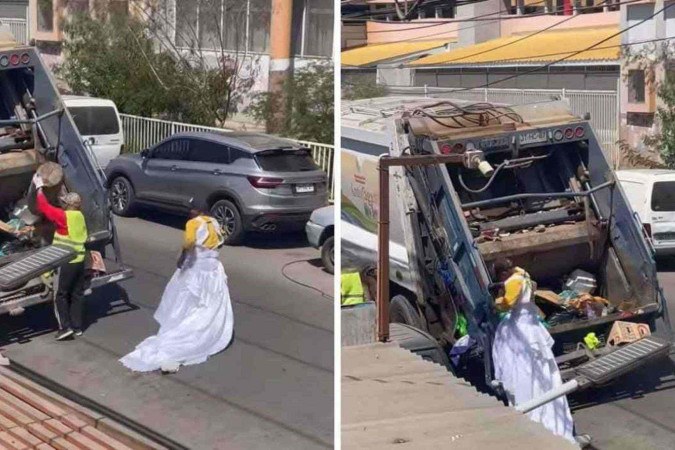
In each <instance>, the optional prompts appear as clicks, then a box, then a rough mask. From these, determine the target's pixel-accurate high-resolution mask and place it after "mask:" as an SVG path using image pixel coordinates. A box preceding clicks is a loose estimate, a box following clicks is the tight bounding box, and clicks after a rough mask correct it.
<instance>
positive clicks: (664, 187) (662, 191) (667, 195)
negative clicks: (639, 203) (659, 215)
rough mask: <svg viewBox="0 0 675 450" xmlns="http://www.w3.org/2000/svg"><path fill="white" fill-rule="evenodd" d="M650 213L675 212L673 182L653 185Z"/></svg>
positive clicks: (661, 182) (674, 183)
mask: <svg viewBox="0 0 675 450" xmlns="http://www.w3.org/2000/svg"><path fill="white" fill-rule="evenodd" d="M652 211H675V181H659V182H658V183H654V190H653V191H652Z"/></svg>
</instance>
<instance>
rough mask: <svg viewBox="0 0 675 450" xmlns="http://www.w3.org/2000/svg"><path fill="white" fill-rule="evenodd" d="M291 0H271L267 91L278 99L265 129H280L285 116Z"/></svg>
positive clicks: (289, 52) (271, 131) (273, 131)
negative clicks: (285, 85)
mask: <svg viewBox="0 0 675 450" xmlns="http://www.w3.org/2000/svg"><path fill="white" fill-rule="evenodd" d="M292 20H293V0H272V20H271V30H270V68H269V92H270V94H272V96H273V98H276V99H277V100H278V103H277V104H275V105H274V108H273V110H274V111H273V112H272V114H271V117H268V118H267V131H268V132H269V133H275V132H278V131H280V130H281V128H282V127H283V124H284V119H285V117H286V101H287V99H286V98H285V96H284V84H285V82H286V80H287V79H288V77H290V76H291V27H292Z"/></svg>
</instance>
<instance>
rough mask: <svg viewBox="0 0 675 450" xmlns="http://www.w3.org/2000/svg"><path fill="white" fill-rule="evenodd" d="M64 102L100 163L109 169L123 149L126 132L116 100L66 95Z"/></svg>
mask: <svg viewBox="0 0 675 450" xmlns="http://www.w3.org/2000/svg"><path fill="white" fill-rule="evenodd" d="M63 102H64V103H65V105H66V108H68V111H69V112H70V115H71V116H73V120H74V121H75V125H76V126H77V128H78V130H79V132H80V135H81V136H82V140H84V141H86V142H87V143H88V144H89V145H90V146H91V150H92V151H93V153H94V155H95V156H96V159H97V160H98V164H99V165H100V166H101V168H103V169H105V167H106V166H107V165H108V163H109V162H110V161H111V160H113V159H114V158H116V157H118V156H119V155H120V153H121V152H122V146H123V144H124V134H123V131H122V123H121V121H120V116H119V113H118V111H117V106H116V105H115V103H114V102H113V101H112V100H107V99H103V98H93V97H82V96H75V95H64V96H63Z"/></svg>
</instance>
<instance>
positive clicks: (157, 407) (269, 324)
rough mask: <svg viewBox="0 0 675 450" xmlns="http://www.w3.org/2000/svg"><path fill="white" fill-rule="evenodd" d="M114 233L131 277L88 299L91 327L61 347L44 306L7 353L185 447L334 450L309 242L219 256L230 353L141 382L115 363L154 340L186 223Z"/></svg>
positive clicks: (12, 327) (325, 336) (10, 335)
mask: <svg viewBox="0 0 675 450" xmlns="http://www.w3.org/2000/svg"><path fill="white" fill-rule="evenodd" d="M117 224H118V225H117V226H118V231H119V235H120V240H121V246H122V250H123V256H124V259H125V262H126V263H127V264H128V265H130V266H131V267H132V268H133V269H134V272H135V277H134V278H133V279H131V280H128V281H126V282H124V283H122V284H121V285H119V286H110V287H104V288H101V289H100V290H99V291H97V292H95V293H94V294H93V295H92V296H90V297H89V299H88V304H87V319H88V328H87V329H86V331H85V334H84V336H83V337H81V338H77V339H75V340H74V341H69V342H56V341H54V334H53V331H54V329H55V321H54V319H53V314H52V313H51V309H50V306H48V305H41V306H37V307H34V308H32V309H29V310H28V311H27V312H26V313H25V314H24V315H23V316H20V317H7V316H5V317H3V318H1V319H0V322H1V325H0V328H1V329H2V334H1V335H0V336H1V338H2V339H1V340H0V344H2V345H3V346H4V348H5V351H4V353H5V355H6V356H8V357H9V358H10V359H11V360H13V361H17V362H19V363H21V364H23V365H25V366H27V367H29V368H31V369H33V370H35V371H36V372H38V373H40V374H41V375H44V376H46V377H48V378H50V379H52V380H54V381H56V382H58V383H60V384H63V385H65V386H66V387H68V388H71V389H74V390H76V391H77V392H79V393H80V394H83V395H85V396H87V397H89V398H92V399H93V400H95V401H97V402H99V403H101V404H103V405H105V406H107V407H109V408H112V409H113V410H115V411H118V412H121V413H123V414H124V415H126V416H127V417H129V418H131V419H133V420H136V421H138V422H140V423H142V424H144V425H146V426H149V427H150V428H152V429H153V430H155V431H157V432H159V433H162V434H164V435H166V436H167V437H170V438H172V439H174V440H176V441H178V442H180V443H182V444H183V445H186V446H188V447H190V448H195V449H222V448H228V449H243V448H245V449H257V448H259V449H269V448H273V447H276V448H294V449H305V448H322V447H332V443H333V379H334V378H333V305H332V298H330V297H329V296H332V292H333V277H332V276H330V275H329V274H327V273H325V272H324V271H323V269H321V268H320V267H319V261H318V260H317V258H318V256H319V255H318V251H316V250H314V249H312V248H308V247H307V243H306V241H305V238H304V234H302V233H296V234H290V235H262V236H255V237H253V238H252V239H251V240H249V241H248V242H247V244H246V245H244V246H241V247H226V248H224V249H223V250H222V251H221V261H222V262H223V264H224V266H225V271H226V273H227V275H228V278H229V287H230V294H231V297H232V300H233V308H234V315H235V338H234V341H233V343H232V344H231V345H230V346H229V347H228V348H227V349H226V350H225V351H223V352H221V353H219V354H217V355H215V356H213V357H212V358H210V359H209V360H208V361H207V362H206V363H204V364H201V365H198V366H190V367H184V368H182V369H181V370H180V372H179V373H177V374H174V375H161V374H158V373H151V374H134V373H131V372H130V371H128V370H127V369H126V368H124V367H123V366H122V365H121V364H120V363H118V361H117V360H118V359H119V358H120V357H121V356H123V355H124V354H126V353H128V352H129V351H131V350H132V349H133V348H134V347H135V345H136V344H138V343H139V342H140V341H142V340H143V339H144V338H145V337H147V336H149V335H151V334H154V333H155V332H156V330H157V325H156V323H155V322H154V321H153V319H152V314H153V312H154V310H155V309H156V307H157V305H158V304H159V300H160V297H161V294H162V291H163V288H164V286H165V284H166V283H167V281H168V279H169V277H170V276H171V275H172V273H173V271H174V268H175V260H176V257H177V255H178V252H179V248H180V243H181V238H182V234H181V233H182V231H181V227H182V225H183V224H184V219H179V218H174V217H170V216H163V215H152V216H148V215H147V214H146V215H145V216H144V220H142V219H138V218H134V219H118V221H117ZM282 271H283V273H282ZM284 274H285V275H286V276H288V277H290V278H292V279H294V280H296V281H298V282H300V283H304V284H308V285H310V286H312V287H313V288H314V289H317V290H313V289H310V288H308V287H304V286H301V285H299V284H297V283H294V282H292V281H290V280H289V279H288V278H286V276H284ZM320 291H321V292H324V293H325V294H326V295H324V294H322V293H321V292H320Z"/></svg>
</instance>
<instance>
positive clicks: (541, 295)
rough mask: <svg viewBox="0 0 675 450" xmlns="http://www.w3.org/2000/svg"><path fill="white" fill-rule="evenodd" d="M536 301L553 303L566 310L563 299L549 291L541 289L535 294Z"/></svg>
mask: <svg viewBox="0 0 675 450" xmlns="http://www.w3.org/2000/svg"><path fill="white" fill-rule="evenodd" d="M534 297H535V299H539V300H544V301H546V302H548V303H552V304H554V305H556V306H558V307H560V308H564V305H563V302H562V299H561V298H560V296H559V295H558V294H556V293H555V292H553V291H549V290H548V289H540V290H538V291H535V292H534Z"/></svg>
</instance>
